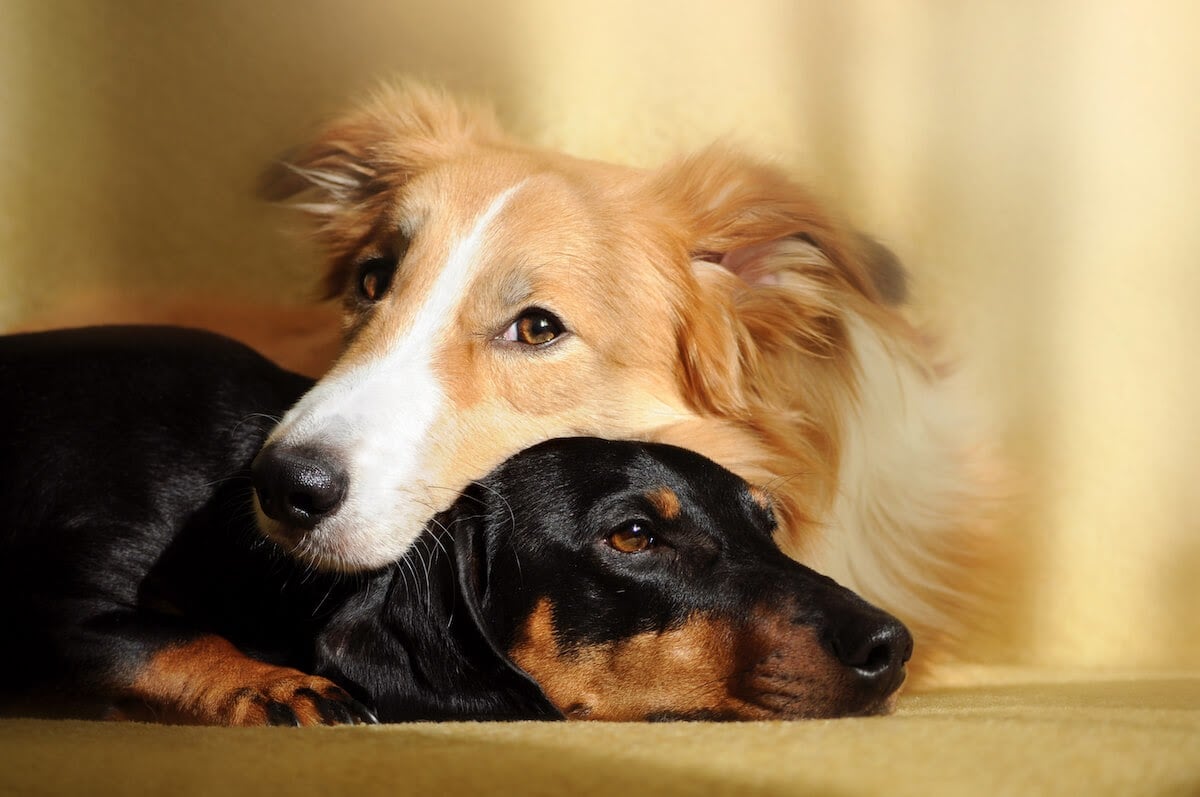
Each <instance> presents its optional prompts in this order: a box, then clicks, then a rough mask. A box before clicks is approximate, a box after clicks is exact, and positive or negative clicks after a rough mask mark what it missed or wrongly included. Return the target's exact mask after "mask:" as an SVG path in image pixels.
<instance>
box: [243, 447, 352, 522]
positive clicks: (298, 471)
mask: <svg viewBox="0 0 1200 797" xmlns="http://www.w3.org/2000/svg"><path fill="white" fill-rule="evenodd" d="M250 475H251V478H252V479H253V481H254V490H255V492H257V493H258V503H259V505H260V506H261V507H262V511H263V512H264V513H266V515H267V517H269V518H272V519H274V520H278V521H281V522H283V523H287V524H289V525H291V526H294V527H297V528H302V529H311V528H313V527H314V526H316V525H317V523H318V522H319V521H320V520H321V519H322V518H325V517H328V516H329V515H332V514H333V513H334V512H336V511H337V508H338V507H339V506H341V504H342V500H343V499H344V498H345V497H346V490H347V489H348V488H349V487H350V476H349V474H348V473H347V472H346V469H345V468H344V467H342V465H341V464H340V463H338V462H337V461H336V460H335V459H334V458H333V457H331V456H330V455H329V454H328V453H326V452H323V451H320V450H317V449H311V448H284V447H281V446H278V445H274V444H273V445H269V446H267V447H266V448H264V449H263V450H262V451H260V452H259V453H258V456H257V457H255V458H254V464H253V465H251V467H250Z"/></svg>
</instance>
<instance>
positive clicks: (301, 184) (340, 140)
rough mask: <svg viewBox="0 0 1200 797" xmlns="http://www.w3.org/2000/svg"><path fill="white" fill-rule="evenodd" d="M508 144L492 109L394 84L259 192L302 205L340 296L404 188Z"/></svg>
mask: <svg viewBox="0 0 1200 797" xmlns="http://www.w3.org/2000/svg"><path fill="white" fill-rule="evenodd" d="M504 140H505V135H504V132H503V131H502V130H501V129H500V125H499V123H498V122H497V121H496V117H495V114H494V113H493V112H492V110H491V108H490V107H488V106H486V105H483V104H480V103H474V102H471V101H467V100H463V99H459V98H455V97H451V96H450V95H449V94H447V93H445V92H444V91H442V90H440V89H435V88H431V87H429V86H426V85H423V84H420V83H416V82H411V81H409V82H402V83H398V84H393V85H387V86H385V87H383V88H381V89H379V90H377V91H376V92H375V93H374V95H373V96H371V97H370V98H369V99H368V100H367V101H366V102H364V103H360V104H359V105H358V106H357V107H356V108H355V109H354V110H352V111H350V112H349V113H346V114H344V115H342V116H340V117H338V118H336V119H334V120H333V121H332V122H330V123H329V124H328V125H326V126H325V128H324V130H322V131H321V132H320V133H319V134H318V136H317V137H316V140H315V141H314V142H313V143H312V144H310V145H309V146H307V147H304V148H302V149H299V150H297V151H295V152H292V153H289V154H288V155H286V156H284V157H283V158H281V159H280V160H279V161H278V162H276V163H275V164H273V165H272V166H270V167H269V168H268V169H267V170H266V171H265V172H264V173H263V175H262V177H261V179H260V181H259V195H260V196H262V197H263V198H265V199H268V200H272V201H283V200H297V201H296V203H295V207H297V208H298V209H300V210H302V211H304V212H306V213H307V214H309V215H310V216H311V217H312V218H313V220H314V221H315V222H316V234H317V237H318V239H319V240H320V241H321V242H322V243H323V244H324V246H325V247H326V249H327V250H328V252H329V255H330V257H331V267H330V273H329V275H328V277H327V282H328V287H329V289H330V292H331V293H337V292H338V291H339V290H340V288H341V284H342V279H341V278H342V273H343V270H344V268H345V262H344V261H345V260H346V259H347V258H352V257H354V256H355V254H356V253H357V250H358V249H359V248H360V247H361V246H362V244H363V242H364V241H365V240H366V239H367V238H369V237H370V236H371V235H373V234H374V233H377V232H378V229H377V227H378V225H379V224H380V223H382V222H383V221H384V216H385V211H386V208H387V204H388V202H389V201H390V199H389V198H391V197H393V196H394V194H395V192H396V191H397V190H399V189H401V188H402V187H403V186H404V184H405V183H407V182H408V181H409V180H411V179H412V178H413V177H414V176H415V175H417V174H419V173H420V172H422V171H425V170H426V169H428V168H430V167H431V166H432V165H434V164H435V163H437V162H439V161H442V160H446V159H448V158H450V157H453V156H454V155H455V154H456V153H459V152H461V151H463V150H464V149H466V148H468V147H470V146H472V145H473V144H476V143H485V142H500V141H504Z"/></svg>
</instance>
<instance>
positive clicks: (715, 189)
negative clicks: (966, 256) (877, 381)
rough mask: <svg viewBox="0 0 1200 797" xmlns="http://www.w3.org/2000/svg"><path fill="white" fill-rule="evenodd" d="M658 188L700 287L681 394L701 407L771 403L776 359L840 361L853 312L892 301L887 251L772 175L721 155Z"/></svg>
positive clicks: (714, 153) (733, 408)
mask: <svg viewBox="0 0 1200 797" xmlns="http://www.w3.org/2000/svg"><path fill="white" fill-rule="evenodd" d="M654 190H655V191H656V192H657V201H659V202H662V203H663V204H664V205H666V206H667V207H673V208H674V209H675V213H676V214H678V218H679V219H680V222H681V235H682V237H683V239H684V245H685V246H686V248H687V250H688V254H689V257H690V258H691V260H692V270H693V274H694V276H695V278H696V281H695V290H696V295H695V296H693V297H689V299H691V301H689V302H688V304H687V307H686V308H685V311H684V320H683V324H684V326H685V327H686V330H685V331H684V332H683V333H682V334H681V335H680V342H679V345H680V351H681V355H682V360H683V363H684V372H683V375H682V379H683V380H684V383H685V384H684V387H685V394H686V395H688V396H690V397H691V398H692V400H693V401H695V402H696V403H697V404H698V405H699V407H700V408H702V409H705V410H708V411H710V412H715V413H718V414H722V415H730V416H734V417H737V416H741V415H744V414H745V413H746V411H747V408H748V407H749V405H750V404H759V405H762V404H763V403H766V404H767V405H768V406H770V405H771V404H772V403H773V401H772V398H773V397H772V396H771V395H770V394H771V391H770V390H764V385H770V384H771V383H772V381H773V380H772V378H771V376H770V371H771V370H772V366H773V365H778V361H777V358H778V357H780V356H791V355H794V354H801V355H806V356H807V357H809V358H813V359H815V360H819V361H820V360H823V361H832V360H835V359H837V356H838V354H839V352H842V351H844V349H845V335H846V331H845V327H844V324H843V318H844V314H845V312H846V311H847V310H848V309H850V308H854V307H857V308H859V309H864V308H870V307H873V306H874V307H880V306H882V305H883V304H884V297H883V295H882V292H881V290H880V287H879V285H877V283H876V280H875V279H874V273H875V271H876V270H877V269H876V268H875V267H874V266H873V265H872V263H873V259H877V258H878V257H879V255H878V253H879V252H885V253H887V255H888V256H889V257H891V253H890V252H887V250H886V249H884V248H883V247H881V246H879V245H878V244H875V242H874V241H871V240H870V239H869V238H866V237H865V236H860V235H857V234H855V233H853V232H851V231H849V230H848V229H845V228H843V227H842V226H841V225H839V224H838V223H837V222H836V221H835V220H834V219H833V218H832V217H831V216H830V215H829V214H827V213H826V212H825V211H824V210H823V208H822V206H821V204H820V203H819V202H817V201H816V199H815V198H814V197H813V196H812V195H811V194H809V193H808V192H807V191H805V190H804V189H803V188H801V187H800V186H798V185H796V184H795V183H793V182H791V181H790V180H788V179H787V178H786V177H784V176H783V175H782V174H781V173H780V172H778V171H776V170H774V169H772V168H769V167H766V166H763V165H761V164H757V163H754V162H752V161H750V160H748V159H746V158H744V157H742V156H739V155H736V154H733V153H731V152H729V151H727V150H725V149H723V148H719V147H717V148H712V149H708V150H706V151H704V152H702V153H700V154H699V155H696V156H694V157H692V158H689V159H687V160H684V161H681V162H679V163H677V164H674V165H671V166H668V167H667V168H665V169H663V170H662V171H661V172H659V173H658V174H657V175H656V176H655V178H654ZM885 266H887V267H888V268H898V264H897V263H895V261H894V257H893V258H891V260H890V261H888V262H887V263H886V264H885ZM878 270H880V271H881V273H882V267H881V269H878ZM894 280H895V277H894V275H893V281H894ZM893 292H895V289H894V288H893ZM788 372H789V373H792V374H795V365H794V364H793V365H792V367H791V368H790V369H789V371H788ZM781 387H783V386H781ZM793 391H794V388H793ZM795 398H796V397H795V395H794V394H793V396H792V398H791V399H790V400H787V401H788V403H789V404H794V401H795ZM780 409H784V408H783V407H780Z"/></svg>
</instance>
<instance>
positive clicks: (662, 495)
mask: <svg viewBox="0 0 1200 797" xmlns="http://www.w3.org/2000/svg"><path fill="white" fill-rule="evenodd" d="M646 500H648V501H649V502H650V504H651V505H652V506H653V507H654V508H655V509H656V510H657V511H658V514H659V515H660V516H661V517H662V518H663V519H664V520H674V519H675V518H677V517H679V496H677V495H676V494H675V493H674V492H673V491H672V490H671V489H670V488H668V487H660V488H659V489H657V490H654V491H653V492H649V493H646Z"/></svg>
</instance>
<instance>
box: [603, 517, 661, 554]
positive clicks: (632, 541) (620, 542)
mask: <svg viewBox="0 0 1200 797" xmlns="http://www.w3.org/2000/svg"><path fill="white" fill-rule="evenodd" d="M608 544H609V545H611V546H612V547H614V548H616V549H617V550H618V551H620V552H621V553H641V552H642V551H644V550H646V549H648V548H652V547H654V544H655V541H654V535H653V534H651V533H650V530H649V529H648V528H644V527H643V526H642V525H641V524H640V523H630V524H629V525H628V526H625V527H623V528H621V529H618V530H617V531H614V532H613V533H612V534H610V535H608Z"/></svg>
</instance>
